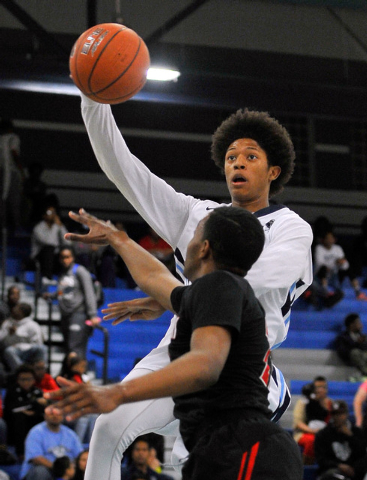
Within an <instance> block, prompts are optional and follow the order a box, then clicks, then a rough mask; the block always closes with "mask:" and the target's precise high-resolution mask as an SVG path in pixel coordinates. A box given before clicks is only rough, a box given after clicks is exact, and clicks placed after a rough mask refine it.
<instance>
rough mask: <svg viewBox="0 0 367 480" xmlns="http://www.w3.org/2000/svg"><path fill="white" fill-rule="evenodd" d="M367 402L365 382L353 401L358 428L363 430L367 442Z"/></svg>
mask: <svg viewBox="0 0 367 480" xmlns="http://www.w3.org/2000/svg"><path fill="white" fill-rule="evenodd" d="M366 401H367V380H365V381H364V382H363V383H361V385H360V386H359V387H358V390H357V392H356V394H355V395H354V399H353V409H354V417H355V420H356V427H359V428H361V429H362V430H363V433H364V436H365V439H366V441H367V418H366V413H365V406H366Z"/></svg>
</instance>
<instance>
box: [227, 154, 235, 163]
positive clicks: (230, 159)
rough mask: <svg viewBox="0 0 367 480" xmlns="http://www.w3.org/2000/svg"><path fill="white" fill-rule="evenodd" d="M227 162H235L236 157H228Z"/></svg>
mask: <svg viewBox="0 0 367 480" xmlns="http://www.w3.org/2000/svg"><path fill="white" fill-rule="evenodd" d="M227 160H228V161H229V162H233V161H234V160H236V157H235V155H228V157H227Z"/></svg>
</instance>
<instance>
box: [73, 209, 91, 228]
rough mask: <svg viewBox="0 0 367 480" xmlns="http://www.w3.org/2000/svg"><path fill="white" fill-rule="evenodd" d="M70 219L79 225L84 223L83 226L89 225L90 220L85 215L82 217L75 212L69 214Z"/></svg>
mask: <svg viewBox="0 0 367 480" xmlns="http://www.w3.org/2000/svg"><path fill="white" fill-rule="evenodd" d="M69 217H70V218H71V219H72V220H75V221H76V222H78V223H82V224H83V225H88V219H87V218H85V216H84V215H80V214H78V213H75V212H73V211H72V210H71V211H70V212H69Z"/></svg>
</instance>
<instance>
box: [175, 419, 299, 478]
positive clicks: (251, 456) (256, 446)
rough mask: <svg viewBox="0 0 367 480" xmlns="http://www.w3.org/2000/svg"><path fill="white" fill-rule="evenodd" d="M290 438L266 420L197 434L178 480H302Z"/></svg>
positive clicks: (296, 450)
mask: <svg viewBox="0 0 367 480" xmlns="http://www.w3.org/2000/svg"><path fill="white" fill-rule="evenodd" d="M302 478H303V465H302V459H301V455H300V450H299V447H298V445H297V444H296V443H295V441H294V440H293V438H292V437H291V435H290V434H289V433H288V432H287V431H285V430H284V429H282V428H281V427H279V426H278V425H276V424H274V423H272V422H270V421H268V420H253V421H252V420H249V419H240V420H238V419H237V420H236V421H233V420H232V421H230V422H227V423H225V424H222V425H220V426H219V427H217V426H214V425H213V424H212V425H211V426H210V428H204V429H202V430H201V432H200V435H199V438H197V440H196V441H195V443H194V445H193V447H192V449H191V451H190V455H189V458H188V460H187V462H186V463H185V465H184V467H183V470H182V480H203V479H208V480H209V479H210V480H302Z"/></svg>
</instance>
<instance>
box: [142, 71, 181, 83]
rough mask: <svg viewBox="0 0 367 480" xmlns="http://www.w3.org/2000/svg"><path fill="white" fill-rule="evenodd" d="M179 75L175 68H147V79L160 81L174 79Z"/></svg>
mask: <svg viewBox="0 0 367 480" xmlns="http://www.w3.org/2000/svg"><path fill="white" fill-rule="evenodd" d="M179 76H180V72H178V71H177V70H169V69H167V68H149V70H148V74H147V79H148V80H157V81H160V82H169V81H176V80H177V78H178V77H179Z"/></svg>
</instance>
